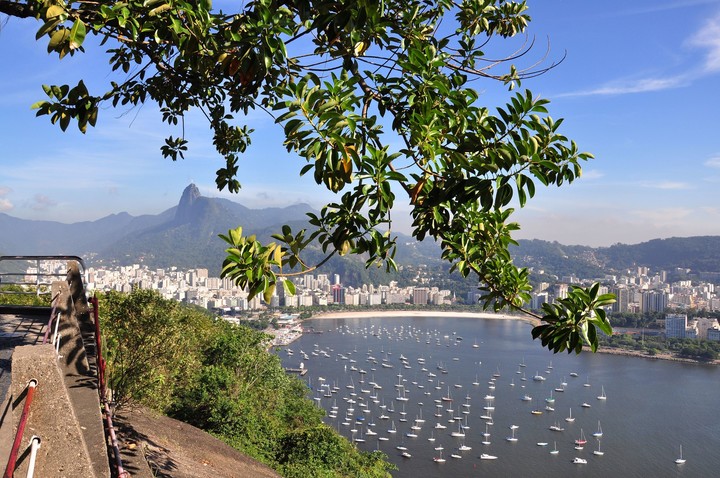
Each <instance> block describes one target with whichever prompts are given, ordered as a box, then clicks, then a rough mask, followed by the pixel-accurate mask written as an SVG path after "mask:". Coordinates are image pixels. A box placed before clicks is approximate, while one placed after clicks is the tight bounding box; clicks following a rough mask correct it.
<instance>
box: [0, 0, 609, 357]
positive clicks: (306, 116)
mask: <svg viewBox="0 0 720 478" xmlns="http://www.w3.org/2000/svg"><path fill="white" fill-rule="evenodd" d="M223 5H227V9H226V10H223V9H221V8H214V7H213V5H212V3H211V1H210V0H198V1H189V0H126V1H106V2H88V1H82V0H81V1H64V0H0V13H5V14H6V15H9V16H12V17H21V18H37V19H38V20H39V28H38V32H37V38H38V40H42V41H46V42H47V49H48V51H49V52H54V53H57V55H58V56H59V58H63V57H64V56H66V55H73V54H76V53H81V52H83V51H84V45H86V43H85V39H86V37H87V35H95V36H97V37H99V38H100V39H101V42H100V47H99V48H105V49H106V52H107V55H108V61H109V68H110V70H112V71H114V72H116V73H117V75H116V76H115V77H113V78H116V79H117V81H109V84H108V87H107V91H104V92H90V91H89V90H88V88H87V87H86V86H85V83H84V82H83V81H82V80H81V81H79V82H78V84H76V85H74V86H71V85H45V86H44V90H45V93H46V94H47V97H48V98H47V99H46V100H43V101H40V102H38V103H36V104H35V105H34V107H35V108H37V114H38V116H49V118H50V120H51V121H52V122H53V123H57V124H58V125H59V126H60V127H61V128H62V129H63V130H65V129H66V128H68V127H69V126H70V124H71V123H73V122H74V123H76V124H77V126H78V127H79V128H80V130H81V131H83V132H84V131H86V129H87V127H88V125H90V126H94V125H95V124H96V120H97V116H98V112H99V110H100V107H101V105H102V106H104V105H108V104H109V105H112V106H114V107H118V106H121V107H122V106H125V107H131V106H136V105H139V104H143V103H153V104H156V105H157V106H158V107H159V109H160V111H161V113H162V117H163V120H164V121H165V122H167V123H168V124H169V125H170V126H174V127H176V128H177V130H178V133H177V135H176V136H169V137H168V138H166V139H165V144H163V145H162V147H161V152H162V154H163V155H164V156H166V157H169V158H171V159H172V160H177V159H178V158H182V157H183V156H184V154H185V152H186V151H187V140H186V139H185V137H184V136H183V120H184V115H185V114H186V113H187V112H188V111H189V110H190V109H199V110H200V111H202V113H203V114H204V116H205V118H206V119H207V122H208V125H209V126H210V128H211V129H212V133H213V143H214V146H215V148H216V150H217V152H218V154H219V155H221V156H222V157H223V158H224V166H223V167H221V168H220V169H219V170H218V171H217V179H216V182H217V187H218V188H219V189H220V190H223V189H227V190H229V191H231V192H236V191H238V190H239V188H240V187H241V184H240V179H241V177H238V176H240V174H239V163H238V161H239V159H240V158H241V156H242V154H243V153H244V152H245V151H246V149H247V148H248V147H249V146H250V143H251V139H252V134H253V130H252V128H251V125H250V124H248V121H247V120H246V119H245V118H246V115H247V114H248V113H249V112H250V111H252V110H257V109H260V110H264V111H265V112H266V113H267V114H268V115H271V116H272V117H273V118H274V120H275V122H276V123H277V125H278V128H279V131H281V132H282V141H283V143H284V145H285V147H286V148H287V150H288V151H289V152H291V153H293V154H295V155H297V157H299V172H300V174H302V175H305V174H311V175H312V177H313V178H314V180H315V181H316V183H317V184H318V185H319V187H324V188H327V189H328V190H330V191H332V192H334V193H336V197H337V200H335V201H333V202H331V203H329V204H327V205H326V206H325V207H323V208H322V209H321V211H320V213H319V214H317V215H311V217H310V221H309V222H310V227H309V228H308V229H307V230H300V231H293V230H291V228H290V227H288V226H285V227H283V228H282V231H279V232H278V234H277V235H276V236H275V239H276V240H277V242H275V243H270V244H261V243H260V242H258V241H257V240H256V238H255V237H254V236H253V235H246V234H243V230H242V228H238V229H234V230H231V231H229V233H228V234H227V235H223V236H221V237H222V238H223V239H224V240H225V241H226V242H227V243H228V245H229V247H228V249H227V254H228V255H227V259H226V260H225V262H224V264H223V275H224V276H226V277H230V278H232V279H233V280H234V281H236V282H237V283H238V284H240V285H242V286H246V287H247V288H248V290H249V292H250V294H251V295H253V296H254V295H257V294H264V295H265V297H266V298H269V296H270V295H272V293H273V291H274V289H275V286H276V284H277V283H278V282H282V283H283V284H284V285H285V286H286V287H288V288H289V289H291V292H292V283H291V281H287V280H283V278H284V277H287V276H288V275H292V274H296V273H301V272H302V271H307V270H308V269H312V268H314V267H316V266H318V265H319V264H307V263H305V262H304V261H303V255H302V251H303V249H304V248H305V247H306V246H307V245H308V244H310V243H311V242H313V241H318V242H319V243H320V245H321V246H322V248H323V251H324V252H326V253H327V257H330V256H332V255H333V254H336V253H338V254H348V253H352V254H360V255H362V257H364V258H365V259H366V265H367V266H368V267H369V266H371V265H373V264H378V265H384V266H385V267H386V268H387V269H388V270H390V269H393V268H394V267H395V262H394V259H393V258H394V254H395V250H396V242H395V237H394V235H393V229H392V208H393V206H394V205H395V204H396V203H397V202H398V201H407V202H409V204H410V205H411V211H412V212H411V214H412V220H413V223H412V234H413V236H414V237H415V238H417V239H418V240H423V239H425V238H431V239H433V240H435V241H438V243H439V244H440V245H441V247H442V257H443V259H445V260H447V261H448V263H449V264H450V267H451V269H453V270H457V271H459V272H460V273H461V274H462V275H463V276H465V277H467V276H470V275H472V276H475V277H477V280H478V283H479V284H480V288H481V289H482V290H483V291H484V293H485V294H484V298H483V299H482V300H483V304H484V305H485V306H486V307H493V308H495V309H497V310H499V309H502V308H511V309H517V310H523V304H525V303H526V302H527V301H528V300H529V297H530V296H529V292H530V290H531V287H530V284H529V282H528V272H527V270H525V269H519V268H517V267H516V266H515V265H514V264H513V262H512V258H511V256H510V253H509V252H508V246H509V245H510V244H515V241H514V240H513V239H512V235H511V234H512V232H513V231H515V230H517V229H518V228H519V226H518V224H516V223H515V222H512V221H511V219H510V218H511V215H512V212H513V207H512V205H514V204H518V205H519V206H520V207H522V206H524V205H525V203H526V201H527V200H528V199H529V198H532V197H533V195H534V193H535V188H536V184H538V183H539V184H540V185H543V186H561V185H563V184H567V183H570V182H572V181H574V180H575V179H576V178H578V177H579V176H580V174H581V163H582V162H583V161H585V160H588V159H590V158H592V155H591V154H589V153H585V152H582V151H581V150H579V149H578V147H577V146H576V144H575V143H574V142H573V141H571V140H569V139H568V138H566V137H565V136H564V135H563V134H562V133H561V132H560V126H561V124H562V120H555V119H553V118H552V117H551V116H550V115H549V113H548V110H547V105H548V101H547V100H546V99H543V98H539V97H536V96H534V95H533V94H532V93H531V92H530V91H528V90H524V91H519V90H520V88H519V87H520V85H521V83H522V82H523V81H524V80H526V79H528V78H532V77H533V76H536V75H539V74H542V73H543V72H544V71H546V70H547V69H548V68H551V67H553V64H552V63H551V64H543V63H542V62H541V63H533V62H532V61H528V58H527V56H526V55H527V53H528V52H529V51H531V47H532V41H528V40H527V39H526V42H525V43H522V42H521V44H520V47H519V49H518V50H516V51H515V52H514V53H511V54H509V55H506V56H503V57H500V58H491V57H489V56H488V55H486V53H485V51H486V49H488V48H490V47H489V43H490V42H493V41H497V42H501V43H502V42H505V41H508V40H509V39H511V38H512V37H516V36H518V35H520V36H521V38H522V35H524V32H525V29H526V27H527V25H528V22H529V21H530V16H529V14H528V8H527V5H526V2H525V1H521V2H517V1H504V0H464V1H463V0H403V1H396V0H380V1H377V0H348V1H342V2H340V1H336V0H287V1H273V0H258V1H247V2H238V3H234V2H233V3H223ZM517 62H524V63H525V62H526V63H530V66H529V67H522V66H516V63H517ZM477 80H487V81H496V82H498V81H499V82H502V83H504V84H505V85H507V87H508V94H507V103H506V104H505V105H504V106H501V107H497V108H494V109H492V110H491V108H490V107H488V106H483V105H482V102H481V98H480V93H479V92H478V90H476V89H474V88H473V85H475V84H476V83H474V82H475V81H477ZM322 262H323V261H321V263H322ZM298 270H301V272H298ZM612 301H613V298H612V296H610V295H602V294H598V288H597V287H590V288H587V289H580V288H576V289H574V290H573V291H572V292H571V294H570V296H569V297H568V298H567V299H564V300H563V301H562V302H558V303H556V304H554V305H552V306H551V305H547V307H545V309H544V310H545V315H544V316H543V317H542V319H543V320H544V322H545V323H544V324H543V325H541V326H539V327H537V328H536V329H534V332H533V334H534V336H536V337H540V338H541V339H542V341H543V345H545V346H547V347H548V348H550V349H551V350H554V351H555V352H558V351H561V350H568V352H570V351H573V350H574V351H576V352H579V351H580V350H581V348H582V345H583V343H586V344H588V345H590V346H591V347H592V349H593V350H594V349H595V348H596V347H597V338H596V329H595V328H596V326H597V327H600V328H601V329H602V330H604V331H606V332H609V331H610V325H609V322H608V321H607V319H606V317H605V314H604V311H603V306H606V305H608V304H609V303H611V302H612ZM539 318H540V317H539Z"/></svg>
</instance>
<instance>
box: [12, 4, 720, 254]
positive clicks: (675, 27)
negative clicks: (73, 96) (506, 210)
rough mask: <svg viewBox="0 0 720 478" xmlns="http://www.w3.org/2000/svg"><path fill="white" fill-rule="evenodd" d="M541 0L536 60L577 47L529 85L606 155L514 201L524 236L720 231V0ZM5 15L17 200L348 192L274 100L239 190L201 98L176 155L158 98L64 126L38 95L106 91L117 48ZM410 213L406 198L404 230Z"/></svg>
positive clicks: (24, 205) (158, 201) (294, 196)
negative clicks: (277, 112)
mask: <svg viewBox="0 0 720 478" xmlns="http://www.w3.org/2000/svg"><path fill="white" fill-rule="evenodd" d="M215 3H216V5H217V4H218V3H219V2H215ZM220 3H221V4H222V3H224V4H228V2H220ZM528 4H529V7H530V9H529V13H530V15H531V16H532V19H533V20H532V22H531V24H530V28H529V30H528V34H529V35H530V38H534V40H535V47H534V49H533V50H532V51H531V53H530V56H528V57H527V60H528V62H529V63H532V62H534V61H535V60H537V59H541V58H542V57H544V56H545V55H546V54H547V60H546V62H552V61H554V60H560V59H562V58H563V57H564V60H563V61H562V62H561V63H560V64H559V65H558V66H556V67H555V68H553V69H551V70H550V71H549V72H548V73H546V74H545V75H542V76H540V77H538V78H535V79H531V80H527V81H525V82H523V84H522V86H523V87H524V88H528V89H530V90H531V91H532V92H533V93H534V94H535V95H539V96H541V97H544V98H548V99H550V100H551V104H550V105H549V109H550V113H551V116H552V117H553V118H555V119H557V118H564V124H563V125H562V129H561V132H563V133H564V134H565V135H566V136H568V137H569V138H571V139H573V140H575V141H576V142H577V143H578V146H579V148H580V149H581V150H582V151H588V152H591V153H592V154H593V155H594V156H595V158H596V159H594V160H592V161H590V162H587V163H585V164H584V167H583V175H582V177H581V178H580V179H578V180H577V181H575V182H574V183H572V184H570V185H564V186H563V187H560V188H557V187H551V188H540V187H539V188H538V190H537V193H536V196H535V197H534V198H533V199H531V200H530V201H528V203H527V205H526V207H525V208H523V209H522V210H519V211H517V213H516V214H515V215H514V216H513V217H514V219H515V220H516V221H517V222H519V223H520V225H521V230H520V231H519V232H518V233H516V234H515V237H516V238H518V239H543V240H549V241H558V242H560V243H562V244H582V245H589V246H595V247H597V246H609V245H612V244H615V243H625V244H636V243H639V242H644V241H648V240H651V239H656V238H666V237H687V236H696V235H718V234H720V202H719V200H720V192H719V189H720V121H719V120H718V112H719V111H720V0H712V1H710V0H705V1H703V0H641V1H636V2H627V1H617V0H607V1H604V2H588V1H585V0H529V1H528ZM0 21H1V23H0V25H2V28H0V64H2V65H3V66H2V68H0V92H2V93H0V212H1V213H6V214H9V215H11V216H14V217H18V218H24V219H36V220H54V221H60V222H66V223H71V222H78V221H86V220H96V219H99V218H101V217H104V216H107V215H109V214H113V213H119V212H128V213H130V214H132V215H135V216H137V215H142V214H159V213H160V212H162V211H164V210H166V209H168V208H170V207H172V206H174V205H176V204H177V202H178V201H179V198H180V195H181V194H182V191H183V189H184V188H185V187H186V186H187V185H188V184H190V183H195V184H196V185H197V186H198V187H199V189H200V191H201V193H202V194H203V195H205V196H215V197H227V198H229V199H231V200H233V201H236V202H239V203H241V204H243V205H245V206H248V207H251V208H262V207H274V206H286V205H291V204H296V203H308V204H310V205H312V206H314V207H316V208H320V207H321V206H322V205H323V204H325V203H326V202H327V201H329V200H332V199H333V196H332V195H331V194H330V193H329V192H326V191H323V190H322V189H321V188H319V187H318V186H317V185H315V183H314V181H312V179H311V178H310V177H302V178H301V177H299V171H300V168H301V167H302V165H303V164H304V163H303V162H302V160H300V159H298V158H297V157H293V156H291V155H288V154H287V153H286V152H285V149H284V147H283V146H282V136H281V135H282V132H281V130H279V129H278V126H276V125H274V123H273V121H272V119H271V118H269V117H268V116H266V115H264V114H262V113H252V114H251V115H252V116H251V118H250V123H251V127H253V128H254V129H255V130H256V133H255V135H254V138H253V145H252V146H251V147H250V148H249V150H248V151H247V153H246V154H245V155H244V157H243V158H242V159H241V161H240V181H241V183H242V185H243V189H242V190H241V192H240V193H239V194H235V195H230V194H228V193H225V192H219V191H218V190H217V189H216V187H215V171H216V170H217V169H218V168H220V167H222V166H223V164H224V162H223V160H222V158H221V157H220V156H219V155H217V153H215V151H214V149H213V147H212V142H211V135H210V132H209V130H208V127H207V125H206V123H204V122H203V120H202V118H201V117H200V116H199V115H197V114H196V113H193V112H191V113H190V114H189V115H188V119H187V121H186V128H185V133H186V136H187V137H188V139H189V140H190V145H189V147H190V150H189V151H188V153H187V154H186V158H185V159H184V160H178V161H177V162H174V163H173V162H172V161H171V160H169V159H165V158H163V157H162V156H161V154H160V146H161V145H162V144H163V138H165V137H166V136H167V135H168V134H174V135H175V136H177V134H178V131H177V130H172V129H168V127H167V126H166V125H164V124H163V123H162V122H161V121H160V116H159V114H158V112H157V109H156V108H154V107H153V106H151V105H146V106H144V107H140V108H135V109H112V108H110V107H105V108H103V109H102V110H101V112H100V118H99V120H98V124H97V127H96V128H90V129H89V130H88V132H87V134H84V135H83V134H81V133H79V132H78V131H77V128H75V127H74V126H71V127H70V128H69V129H68V131H67V132H65V133H63V132H61V130H60V129H59V128H58V127H56V126H53V125H50V122H49V119H48V118H47V117H41V118H36V117H35V112H34V111H33V110H31V108H30V105H32V104H33V103H34V102H36V101H38V100H42V99H44V98H45V96H44V93H43V91H42V88H41V85H43V84H62V83H71V84H75V83H76V82H77V81H78V80H79V79H81V78H83V79H85V81H86V83H87V84H88V85H89V87H90V88H91V91H92V87H93V86H96V87H97V88H96V89H95V91H96V92H101V91H104V89H103V86H104V85H106V84H107V83H108V82H109V81H110V80H112V79H114V77H113V76H112V75H111V74H110V73H109V68H108V67H107V59H106V57H105V55H104V54H103V53H102V51H101V50H96V49H92V50H91V51H88V53H85V54H79V55H75V56H73V57H72V58H70V57H66V58H65V59H63V60H62V61H59V60H58V59H57V55H55V54H53V55H49V54H48V53H47V51H46V42H45V40H41V41H40V42H36V41H35V31H36V29H37V28H38V27H39V25H38V24H37V23H35V22H34V21H33V20H19V19H10V20H7V19H5V18H2V19H0ZM475 88H477V89H478V90H479V91H480V92H481V96H480V101H481V102H484V103H485V104H488V105H493V104H499V102H501V101H503V102H504V99H505V98H504V95H505V94H506V93H505V92H504V90H502V89H500V88H498V87H497V86H496V85H491V84H489V83H487V84H485V83H481V82H476V86H475ZM407 217H408V216H407V208H406V207H405V206H403V205H399V206H398V207H397V208H396V210H395V211H394V219H395V221H396V222H395V224H396V225H397V227H398V228H399V229H400V230H401V231H402V232H407V230H406V229H405V227H406V225H407V224H408V223H409V221H407V220H404V219H405V218H407ZM1 233H2V232H1V231H0V234H1Z"/></svg>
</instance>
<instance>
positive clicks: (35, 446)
mask: <svg viewBox="0 0 720 478" xmlns="http://www.w3.org/2000/svg"><path fill="white" fill-rule="evenodd" d="M40 441H41V440H40V437H39V436H36V435H33V436H32V438H30V460H29V463H28V472H27V478H33V475H35V460H36V459H37V451H38V450H39V449H40Z"/></svg>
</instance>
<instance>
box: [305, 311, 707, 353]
mask: <svg viewBox="0 0 720 478" xmlns="http://www.w3.org/2000/svg"><path fill="white" fill-rule="evenodd" d="M399 317H410V318H412V317H454V318H461V319H489V320H519V321H521V322H525V323H527V324H530V325H533V326H536V325H539V324H540V321H539V320H538V319H535V318H533V317H529V316H520V315H510V314H496V313H493V312H449V311H431V310H409V311H403V310H374V311H372V310H363V311H343V312H321V313H319V314H317V315H313V316H312V317H309V318H307V319H304V320H303V322H304V321H305V320H315V319H317V320H330V319H370V318H377V319H382V318H399ZM587 352H589V349H588V350H587V351H586V353H587ZM589 353H592V352H589ZM596 353H603V354H609V355H623V356H626V357H636V358H645V359H650V360H667V361H669V362H682V363H689V364H697V365H715V366H717V365H720V360H715V361H713V362H701V361H699V360H694V359H689V358H684V357H675V356H673V355H669V354H658V355H648V354H645V353H643V352H640V351H637V350H629V349H619V348H613V347H607V346H605V347H602V346H601V347H599V348H598V350H597V352H596Z"/></svg>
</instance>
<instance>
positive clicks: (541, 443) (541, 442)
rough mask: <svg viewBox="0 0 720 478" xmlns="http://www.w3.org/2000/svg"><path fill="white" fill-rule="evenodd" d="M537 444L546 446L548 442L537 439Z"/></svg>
mask: <svg viewBox="0 0 720 478" xmlns="http://www.w3.org/2000/svg"><path fill="white" fill-rule="evenodd" d="M537 446H548V443H547V442H546V441H539V442H537Z"/></svg>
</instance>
